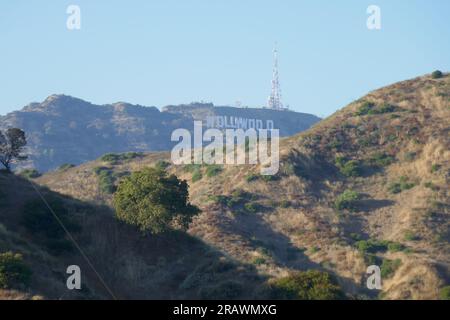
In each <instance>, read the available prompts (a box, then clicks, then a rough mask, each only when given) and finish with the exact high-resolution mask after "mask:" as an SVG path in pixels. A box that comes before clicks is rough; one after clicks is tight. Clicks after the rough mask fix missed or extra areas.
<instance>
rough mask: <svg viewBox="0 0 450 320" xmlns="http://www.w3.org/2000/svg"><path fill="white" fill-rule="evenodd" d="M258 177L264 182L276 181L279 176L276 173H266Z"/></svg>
mask: <svg viewBox="0 0 450 320" xmlns="http://www.w3.org/2000/svg"><path fill="white" fill-rule="evenodd" d="M260 178H261V179H262V180H263V181H265V182H270V181H277V180H278V179H279V178H278V176H276V175H273V174H267V175H263V174H262V175H260Z"/></svg>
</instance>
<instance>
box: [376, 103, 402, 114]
mask: <svg viewBox="0 0 450 320" xmlns="http://www.w3.org/2000/svg"><path fill="white" fill-rule="evenodd" d="M396 110H397V108H396V107H395V106H393V105H391V104H388V103H383V104H382V105H381V106H379V107H378V108H377V110H375V112H376V113H378V114H381V113H389V112H394V111H396Z"/></svg>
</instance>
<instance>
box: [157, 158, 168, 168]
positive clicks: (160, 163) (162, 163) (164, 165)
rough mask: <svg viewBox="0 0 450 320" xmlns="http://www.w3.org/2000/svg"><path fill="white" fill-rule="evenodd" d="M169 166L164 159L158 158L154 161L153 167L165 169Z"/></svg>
mask: <svg viewBox="0 0 450 320" xmlns="http://www.w3.org/2000/svg"><path fill="white" fill-rule="evenodd" d="M169 166H170V163H169V162H167V161H164V160H158V161H157V162H156V163H155V168H157V169H161V170H165V169H167V168H168V167H169Z"/></svg>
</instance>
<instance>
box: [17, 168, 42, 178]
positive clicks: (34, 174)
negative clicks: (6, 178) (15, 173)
mask: <svg viewBox="0 0 450 320" xmlns="http://www.w3.org/2000/svg"><path fill="white" fill-rule="evenodd" d="M19 175H20V176H21V177H23V178H26V179H35V178H39V177H40V176H41V174H40V173H39V171H37V170H36V169H24V170H22V171H21V172H20V173H19Z"/></svg>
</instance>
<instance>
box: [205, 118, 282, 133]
mask: <svg viewBox="0 0 450 320" xmlns="http://www.w3.org/2000/svg"><path fill="white" fill-rule="evenodd" d="M206 127H207V128H216V129H244V130H247V129H255V130H262V129H267V130H272V129H273V128H274V125H273V120H260V119H248V118H241V117H233V116H207V117H206Z"/></svg>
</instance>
